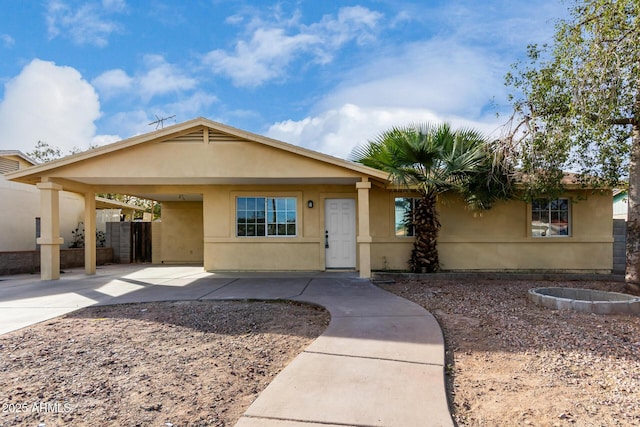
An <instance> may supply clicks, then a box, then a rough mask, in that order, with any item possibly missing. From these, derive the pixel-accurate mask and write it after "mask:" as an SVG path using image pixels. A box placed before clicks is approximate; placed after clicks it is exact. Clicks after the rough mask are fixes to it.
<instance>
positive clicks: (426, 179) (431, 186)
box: [352, 124, 512, 272]
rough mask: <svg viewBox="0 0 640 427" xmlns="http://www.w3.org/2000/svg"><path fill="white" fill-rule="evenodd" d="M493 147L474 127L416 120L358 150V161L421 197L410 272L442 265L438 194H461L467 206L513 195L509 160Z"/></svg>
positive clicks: (485, 206) (416, 210)
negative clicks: (500, 157) (499, 156)
mask: <svg viewBox="0 0 640 427" xmlns="http://www.w3.org/2000/svg"><path fill="white" fill-rule="evenodd" d="M495 148H496V147H495V146H493V145H492V144H491V143H489V142H487V140H486V139H485V138H484V137H483V136H482V135H481V134H480V133H478V132H476V131H473V130H469V129H462V130H452V129H451V127H450V126H449V125H448V124H440V125H432V124H417V125H411V126H407V127H395V128H392V129H391V130H388V131H385V132H383V133H382V134H381V135H379V136H378V137H377V138H376V139H374V140H372V141H370V142H369V143H368V144H366V145H364V146H361V147H358V148H356V149H355V150H354V152H353V153H352V158H353V159H354V160H355V161H357V162H360V163H362V164H364V165H366V166H370V167H374V168H377V169H380V170H383V171H385V172H388V173H389V177H390V179H391V180H392V181H393V182H395V183H396V184H397V185H399V186H401V187H404V188H407V189H411V190H415V191H417V192H419V193H420V195H421V198H420V199H418V200H417V203H416V205H415V208H414V212H413V226H414V234H415V242H414V248H413V251H412V253H411V259H410V261H409V266H410V267H411V270H412V271H414V272H422V271H424V272H435V271H438V270H439V268H440V263H439V258H438V249H437V240H438V232H439V230H440V222H439V220H438V213H437V210H436V205H437V197H438V195H439V194H442V193H444V192H448V191H454V192H457V193H458V194H459V195H460V196H461V197H462V198H463V199H464V200H465V201H466V202H467V204H469V205H470V206H472V207H475V208H481V209H489V208H490V207H491V205H492V204H493V203H494V202H495V201H496V200H498V199H501V198H506V197H508V196H509V195H510V194H511V184H510V182H511V176H512V175H511V174H510V170H511V169H510V168H509V167H508V166H505V165H508V164H507V163H505V162H500V161H495V160H496V156H497V154H496V153H499V151H496V150H494V149H495Z"/></svg>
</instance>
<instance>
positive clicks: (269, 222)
mask: <svg viewBox="0 0 640 427" xmlns="http://www.w3.org/2000/svg"><path fill="white" fill-rule="evenodd" d="M296 234H297V203H296V198H295V197H237V198H236V236H238V237H261V236H263V237H267V236H268V237H271V236H296Z"/></svg>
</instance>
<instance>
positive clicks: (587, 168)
mask: <svg viewBox="0 0 640 427" xmlns="http://www.w3.org/2000/svg"><path fill="white" fill-rule="evenodd" d="M569 12H570V14H569V17H568V18H567V19H565V20H561V21H560V22H559V23H558V24H557V26H556V33H555V37H554V41H553V43H552V44H550V45H543V46H537V45H531V46H529V50H528V60H527V61H525V62H521V63H519V64H516V65H515V66H514V71H513V72H512V73H509V74H508V75H507V84H508V85H510V86H511V87H512V88H513V89H514V94H515V95H514V96H513V97H512V99H513V102H514V106H515V115H514V117H513V118H512V121H511V122H510V128H509V131H508V132H506V136H505V138H504V139H503V143H504V148H505V150H507V151H508V152H509V154H510V155H511V156H513V157H514V158H518V159H519V161H520V164H521V165H522V169H523V172H524V174H525V176H526V177H527V179H526V180H525V181H524V184H525V185H526V186H527V190H528V193H529V194H530V195H535V194H553V193H557V192H559V191H562V184H561V179H562V177H563V170H571V171H576V172H579V173H578V175H577V180H578V181H579V182H581V183H582V184H584V185H585V187H587V186H589V187H592V188H597V187H601V186H609V187H613V186H621V185H625V182H624V181H625V179H628V189H629V213H628V222H627V271H626V280H627V287H628V289H629V290H630V291H632V292H635V293H640V250H639V248H640V171H639V169H638V168H639V166H640V165H639V164H638V161H639V160H640V92H639V89H640V18H639V16H640V2H638V0H574V1H572V2H571V4H570V7H569Z"/></svg>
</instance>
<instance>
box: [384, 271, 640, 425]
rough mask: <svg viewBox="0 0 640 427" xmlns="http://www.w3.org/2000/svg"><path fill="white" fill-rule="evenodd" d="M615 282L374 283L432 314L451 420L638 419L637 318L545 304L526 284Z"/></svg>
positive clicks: (611, 286)
mask: <svg viewBox="0 0 640 427" xmlns="http://www.w3.org/2000/svg"><path fill="white" fill-rule="evenodd" d="M540 286H569V287H580V288H588V289H600V290H605V291H615V292H622V291H623V287H624V285H623V284H622V283H605V282H563V283H558V282H516V281H514V282H509V281H497V280H485V281H453V280H451V281H444V280H435V281H429V282H427V281H423V282H418V281H404V282H398V283H395V284H392V285H383V286H381V287H382V288H384V289H385V290H387V291H390V292H393V293H395V294H397V295H400V296H402V297H404V298H407V299H409V300H412V301H414V302H416V303H418V304H420V305H421V306H423V307H424V308H426V309H427V310H428V311H430V312H431V313H433V314H434V315H435V317H436V318H437V319H438V321H439V322H440V325H441V326H442V328H443V330H444V334H445V340H446V344H447V354H446V356H447V364H448V365H447V369H446V372H447V382H448V388H449V396H450V400H451V402H452V409H453V413H454V419H455V420H456V422H457V423H458V425H460V426H509V427H511V426H516V425H532V426H568V425H575V426H637V425H640V317H639V316H624V315H607V316H601V315H594V314H583V313H578V312H573V311H554V310H550V309H546V308H543V307H539V306H537V305H534V304H533V303H530V302H529V300H528V299H527V291H528V290H529V289H530V288H534V287H540Z"/></svg>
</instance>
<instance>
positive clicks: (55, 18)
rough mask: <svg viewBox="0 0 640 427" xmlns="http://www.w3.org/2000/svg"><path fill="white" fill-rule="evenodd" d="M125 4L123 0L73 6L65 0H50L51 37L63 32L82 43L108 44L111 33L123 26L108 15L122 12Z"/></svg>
mask: <svg viewBox="0 0 640 427" xmlns="http://www.w3.org/2000/svg"><path fill="white" fill-rule="evenodd" d="M124 8H125V3H124V1H122V0H103V2H102V4H100V3H95V2H89V3H81V4H79V5H75V4H74V5H73V6H71V5H70V4H69V3H68V2H64V1H63V0H50V1H49V4H48V7H47V16H46V19H47V29H48V32H49V37H50V38H55V37H57V36H59V35H63V36H65V37H69V38H70V39H71V40H72V41H73V42H74V43H76V44H79V45H84V44H91V45H94V46H98V47H105V46H107V45H108V44H109V40H108V38H109V36H110V35H111V34H112V33H114V32H117V31H119V30H120V25H119V24H118V23H116V22H115V21H113V20H112V19H110V18H109V17H108V16H107V15H109V14H111V13H118V12H122V11H123V10H124Z"/></svg>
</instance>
